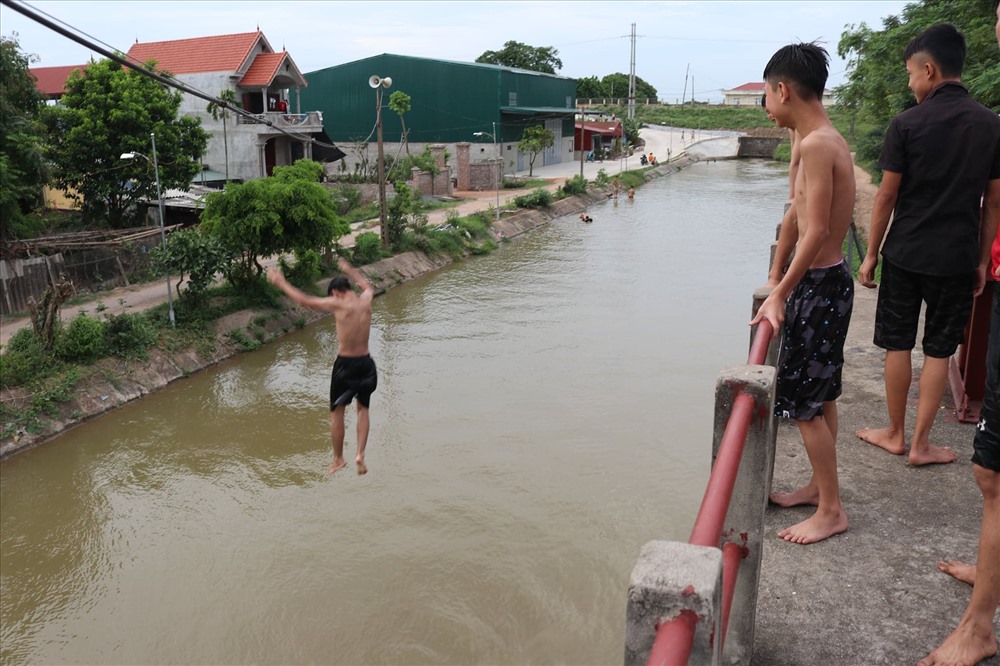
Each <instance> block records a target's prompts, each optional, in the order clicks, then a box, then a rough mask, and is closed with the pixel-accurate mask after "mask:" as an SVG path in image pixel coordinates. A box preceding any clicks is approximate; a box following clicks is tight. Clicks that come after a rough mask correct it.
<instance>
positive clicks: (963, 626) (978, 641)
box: [917, 618, 997, 666]
mask: <svg viewBox="0 0 1000 666" xmlns="http://www.w3.org/2000/svg"><path fill="white" fill-rule="evenodd" d="M963 620H964V618H963ZM996 653H997V639H996V636H994V635H993V623H992V622H991V623H990V624H989V628H988V629H984V630H981V631H976V629H975V627H973V626H972V625H971V623H966V622H964V621H963V622H960V623H959V625H958V627H957V628H956V629H955V631H953V632H951V636H948V638H946V639H944V643H941V645H940V646H939V647H938V649H936V650H934V652H931V653H930V654H929V655H927V656H926V657H924V658H923V659H921V660H920V662H919V663H918V664H917V666H975V664H978V663H979V662H980V661H982V660H983V659H988V658H989V657H992V656H993V655H995V654H996Z"/></svg>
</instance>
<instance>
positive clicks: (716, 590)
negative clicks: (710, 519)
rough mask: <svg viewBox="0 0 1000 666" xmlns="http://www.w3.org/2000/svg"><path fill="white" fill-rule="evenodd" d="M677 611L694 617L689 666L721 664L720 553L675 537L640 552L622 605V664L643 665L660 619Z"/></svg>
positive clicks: (655, 542) (669, 617)
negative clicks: (623, 659) (626, 596)
mask: <svg viewBox="0 0 1000 666" xmlns="http://www.w3.org/2000/svg"><path fill="white" fill-rule="evenodd" d="M681 611H691V612H693V613H694V614H695V616H697V618H698V623H697V625H696V626H695V631H694V641H693V646H692V648H691V657H690V660H689V661H688V663H689V664H692V666H694V665H697V664H718V663H719V657H720V652H719V648H718V646H719V641H718V640H716V638H717V636H718V634H719V631H721V626H722V551H720V550H719V549H718V548H706V547H704V546H692V545H690V544H686V543H676V542H673V541H650V542H648V543H647V544H645V545H644V546H643V547H642V550H640V551H639V561H638V562H636V565H635V568H634V569H632V577H631V578H630V579H629V585H628V600H627V602H626V606H625V665H626V666H632V665H633V664H634V665H635V666H640V665H644V664H645V663H646V661H647V660H648V659H649V652H650V650H651V649H652V647H653V639H654V638H656V629H657V627H658V626H659V624H660V623H661V622H664V621H668V620H672V619H673V618H675V617H677V616H678V615H679V614H680V613H681Z"/></svg>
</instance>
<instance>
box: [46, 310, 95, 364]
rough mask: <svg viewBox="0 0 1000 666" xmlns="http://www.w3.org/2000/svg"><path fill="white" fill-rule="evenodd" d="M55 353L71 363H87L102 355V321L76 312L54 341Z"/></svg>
mask: <svg viewBox="0 0 1000 666" xmlns="http://www.w3.org/2000/svg"><path fill="white" fill-rule="evenodd" d="M56 354H58V356H59V358H61V359H63V360H64V361H69V362H71V363H88V362H90V361H93V360H94V359H96V358H99V357H101V356H103V355H104V322H103V321H101V320H100V319H97V318H96V317H88V316H87V315H85V314H82V313H81V314H78V315H77V316H76V317H74V318H73V321H71V322H70V323H69V326H67V327H66V330H65V331H63V333H62V335H60V336H59V339H58V340H57V341H56Z"/></svg>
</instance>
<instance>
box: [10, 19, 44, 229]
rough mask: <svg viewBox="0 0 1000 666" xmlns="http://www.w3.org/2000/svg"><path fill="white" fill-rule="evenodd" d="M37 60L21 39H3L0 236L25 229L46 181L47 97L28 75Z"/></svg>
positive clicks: (13, 37) (39, 199)
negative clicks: (26, 217)
mask: <svg viewBox="0 0 1000 666" xmlns="http://www.w3.org/2000/svg"><path fill="white" fill-rule="evenodd" d="M34 59H35V58H34V56H29V55H26V54H25V53H23V52H22V51H21V45H20V43H19V42H18V41H17V35H16V34H15V35H12V36H11V37H0V236H2V237H3V238H4V239H10V238H17V237H20V236H21V235H22V232H26V231H27V230H26V229H25V228H24V227H23V222H24V215H25V214H26V213H28V212H30V211H31V210H32V209H33V208H35V207H36V206H38V205H39V203H40V202H41V194H42V186H43V185H44V184H45V182H46V180H47V169H46V166H45V161H44V159H43V146H44V127H43V126H42V124H41V122H40V121H39V114H40V111H41V109H42V108H43V105H44V99H43V98H42V96H41V95H40V94H39V93H38V91H37V90H36V89H35V79H34V77H32V76H31V72H29V71H28V67H29V65H30V64H31V62H32V61H33V60H34Z"/></svg>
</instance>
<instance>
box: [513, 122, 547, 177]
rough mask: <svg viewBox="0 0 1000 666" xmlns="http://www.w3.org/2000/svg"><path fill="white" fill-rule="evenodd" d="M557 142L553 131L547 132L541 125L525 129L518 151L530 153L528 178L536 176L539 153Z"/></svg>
mask: <svg viewBox="0 0 1000 666" xmlns="http://www.w3.org/2000/svg"><path fill="white" fill-rule="evenodd" d="M555 142H556V137H555V135H554V134H553V133H552V132H551V130H547V129H545V128H544V127H542V126H541V125H532V126H531V127H525V128H524V133H523V134H521V140H520V141H518V142H517V149H518V150H520V151H521V152H524V153H528V177H529V178H530V177H531V176H532V175H533V174H534V169H535V158H536V157H538V153H540V152H542V151H543V150H545V149H546V148H548V147H550V146H552V145H553V144H555Z"/></svg>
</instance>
